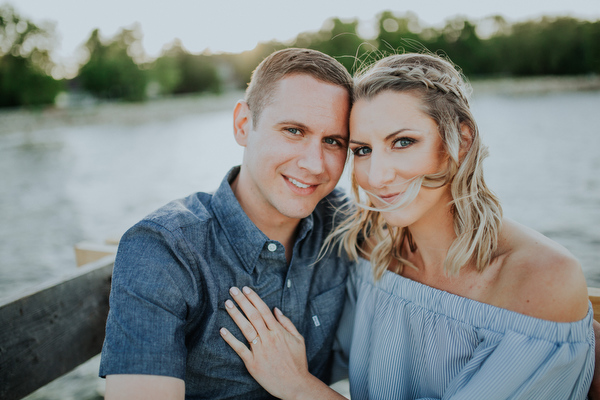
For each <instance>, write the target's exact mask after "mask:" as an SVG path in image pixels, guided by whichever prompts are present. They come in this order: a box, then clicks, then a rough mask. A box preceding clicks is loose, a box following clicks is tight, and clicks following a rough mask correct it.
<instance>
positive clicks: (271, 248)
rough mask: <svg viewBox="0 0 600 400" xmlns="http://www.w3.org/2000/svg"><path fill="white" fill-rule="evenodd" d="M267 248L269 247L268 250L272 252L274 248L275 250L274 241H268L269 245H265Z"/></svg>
mask: <svg viewBox="0 0 600 400" xmlns="http://www.w3.org/2000/svg"><path fill="white" fill-rule="evenodd" d="M267 249H269V251H270V252H271V253H272V252H274V251H275V250H277V245H276V244H275V243H269V245H268V246H267Z"/></svg>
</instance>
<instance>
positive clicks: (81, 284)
mask: <svg viewBox="0 0 600 400" xmlns="http://www.w3.org/2000/svg"><path fill="white" fill-rule="evenodd" d="M86 249H87V250H86ZM113 250H114V248H113V247H102V246H95V245H94V246H87V245H85V244H83V245H79V246H78V248H77V247H76V253H79V254H78V255H77V260H78V263H85V265H84V266H82V267H81V268H80V269H77V270H76V271H75V272H74V273H73V274H72V275H70V276H68V277H66V278H63V279H61V280H60V281H56V282H51V283H48V284H46V285H44V286H42V287H40V288H38V289H37V290H33V291H31V292H29V293H26V294H24V295H21V296H18V297H17V298H13V299H9V300H7V301H5V302H3V303H2V304H0V399H3V400H12V399H21V398H23V397H25V396H27V395H28V394H30V393H32V392H33V391H35V390H37V389H39V388H41V387H42V386H44V385H46V384H47V383H50V382H51V381H53V380H54V379H56V378H58V377H60V376H62V375H64V374H65V373H67V372H69V371H71V370H72V369H74V368H75V367H77V366H79V365H80V364H83V363H84V362H85V361H87V360H89V359H90V358H92V357H94V356H95V355H97V354H98V353H100V350H101V348H102V342H103V340H104V326H105V323H106V316H107V314H108V295H109V292H110V281H111V276H112V268H113V264H114V254H112V252H113ZM107 254H108V255H107ZM588 295H589V297H590V300H591V301H592V304H593V307H594V315H595V318H596V320H598V319H599V317H600V289H599V288H588Z"/></svg>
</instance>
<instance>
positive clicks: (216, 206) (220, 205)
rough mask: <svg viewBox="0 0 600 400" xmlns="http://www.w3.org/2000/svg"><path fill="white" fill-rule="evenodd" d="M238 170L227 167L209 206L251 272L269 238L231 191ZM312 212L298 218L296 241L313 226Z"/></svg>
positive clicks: (301, 238) (304, 235)
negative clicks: (225, 173) (300, 218)
mask: <svg viewBox="0 0 600 400" xmlns="http://www.w3.org/2000/svg"><path fill="white" fill-rule="evenodd" d="M239 172H240V166H237V167H233V168H232V169H230V170H229V172H228V173H227V175H226V176H225V178H224V179H223V181H222V182H221V185H220V186H219V188H218V189H217V191H216V192H215V194H214V195H213V197H212V201H211V209H212V211H213V213H214V215H215V217H216V219H217V221H218V222H219V224H220V225H221V228H222V229H223V232H225V236H226V237H227V240H228V241H229V243H230V244H231V246H232V247H233V249H234V251H235V252H236V254H237V255H238V257H239V258H240V260H242V263H243V264H244V268H246V270H247V271H248V272H251V271H252V270H253V269H254V267H255V266H256V261H257V260H258V257H259V255H260V253H261V251H262V250H263V249H264V247H265V245H266V243H267V242H269V241H270V240H269V238H268V237H267V235H265V234H264V233H263V232H262V231H261V230H260V229H258V227H257V226H256V225H255V224H254V222H252V221H251V220H250V218H248V215H246V213H245V212H244V210H243V209H242V206H241V205H240V203H239V201H238V200H237V198H236V197H235V195H234V194H233V190H231V185H230V183H231V182H233V180H234V179H235V177H236V176H237V175H238V173H239ZM313 224H314V222H313V215H312V213H311V214H310V215H309V216H308V217H306V218H303V219H302V221H300V226H299V229H298V235H297V237H296V242H298V241H300V240H303V239H304V238H305V237H306V236H307V235H308V233H309V232H310V231H311V230H312V228H313Z"/></svg>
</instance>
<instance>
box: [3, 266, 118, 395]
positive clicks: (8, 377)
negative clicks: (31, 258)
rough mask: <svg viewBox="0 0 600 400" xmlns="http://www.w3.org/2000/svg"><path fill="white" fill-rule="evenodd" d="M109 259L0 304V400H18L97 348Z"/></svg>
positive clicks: (101, 331)
mask: <svg viewBox="0 0 600 400" xmlns="http://www.w3.org/2000/svg"><path fill="white" fill-rule="evenodd" d="M113 264H114V255H110V256H107V257H105V258H103V259H101V260H99V261H97V262H95V263H92V264H89V265H86V266H84V267H81V268H79V269H77V270H75V273H73V274H72V275H71V276H69V277H67V278H63V279H61V280H60V281H57V282H54V283H50V284H46V285H44V286H43V287H41V288H39V289H38V290H35V291H31V292H28V293H25V294H21V295H20V296H18V298H17V297H14V298H12V299H9V300H7V301H6V302H4V303H2V304H0V327H1V328H0V399H3V400H11V399H21V398H23V397H24V396H26V395H28V394H29V393H31V392H33V391H35V390H37V389H39V388H40V387H42V386H44V385H46V384H47V383H49V382H51V381H53V380H54V379H56V378H58V377H60V376H61V375H63V374H65V373H67V372H69V371H70V370H72V369H73V368H75V367H77V366H78V365H80V364H82V363H84V362H85V361H87V360H89V359H90V358H92V357H93V356H95V355H96V354H98V353H99V352H100V350H101V349H102V343H103V341H104V327H105V325H106V317H107V315H108V296H109V293H110V282H111V277H112V268H113Z"/></svg>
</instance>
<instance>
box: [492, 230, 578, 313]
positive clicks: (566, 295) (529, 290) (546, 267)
mask: <svg viewBox="0 0 600 400" xmlns="http://www.w3.org/2000/svg"><path fill="white" fill-rule="evenodd" d="M499 247H501V248H503V250H504V253H505V256H504V257H503V261H502V263H503V265H502V268H501V269H502V272H501V274H500V279H499V281H500V282H502V284H501V286H502V287H504V288H508V290H506V291H505V293H506V296H504V299H503V302H504V303H505V304H506V305H507V307H505V308H508V309H511V310H513V311H517V312H520V313H522V314H526V315H530V316H532V317H536V318H541V319H546V320H550V321H556V322H573V321H578V320H580V319H582V318H584V317H585V316H586V315H587V311H588V295H587V285H586V282H585V277H584V276H583V271H582V269H581V265H580V263H579V261H578V260H577V259H576V258H575V257H574V256H573V255H572V254H571V253H570V252H569V251H568V250H567V249H565V248H564V247H562V246H561V245H560V244H558V243H556V242H554V241H552V240H550V239H549V238H547V237H545V236H544V235H542V234H541V233H539V232H536V231H534V230H533V229H530V228H527V227H526V226H523V225H521V224H518V223H516V222H514V221H511V220H509V219H505V220H504V222H503V228H502V232H501V234H500V243H499Z"/></svg>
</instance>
